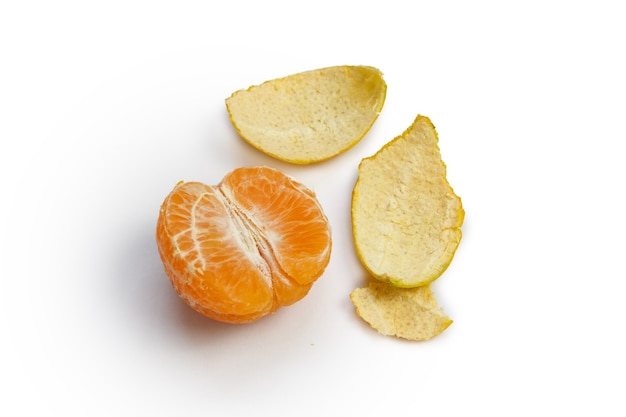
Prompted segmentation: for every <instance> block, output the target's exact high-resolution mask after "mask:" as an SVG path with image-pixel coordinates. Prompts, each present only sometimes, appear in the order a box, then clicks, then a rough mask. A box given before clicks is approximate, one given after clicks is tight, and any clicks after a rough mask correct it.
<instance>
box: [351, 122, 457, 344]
mask: <svg viewBox="0 0 626 417" xmlns="http://www.w3.org/2000/svg"><path fill="white" fill-rule="evenodd" d="M464 216H465V212H464V210H463V207H462V204H461V199H460V198H459V197H458V196H457V195H456V194H455V193H454V191H453V190H452V187H451V186H450V184H449V183H448V181H447V179H446V166H445V164H444V163H443V161H442V160H441V155H440V151H439V146H438V137H437V132H436V131H435V127H434V126H433V124H432V123H431V121H430V119H428V118H427V117H425V116H417V118H416V119H415V121H414V122H413V124H412V125H411V126H410V127H409V128H408V129H407V130H406V131H405V132H404V133H402V135H401V136H398V137H396V138H395V139H393V140H392V141H390V142H389V143H387V144H386V145H385V146H383V147H382V149H380V150H379V151H378V152H377V153H376V154H375V155H373V156H371V157H369V158H364V159H363V160H362V161H361V163H360V165H359V172H358V178H357V181H356V184H355V186H354V190H353V194H352V231H353V237H354V244H355V248H356V252H357V254H358V256H359V259H360V260H361V262H362V264H363V265H364V267H365V268H366V269H367V270H368V271H369V272H370V273H371V275H372V276H373V277H374V278H377V279H378V280H379V281H381V282H382V283H384V284H383V285H380V284H377V285H370V286H369V287H368V288H362V289H357V290H355V292H354V293H353V294H352V295H351V299H352V302H353V303H354V304H355V306H356V307H357V312H358V314H359V315H360V316H361V317H362V318H363V319H364V320H366V321H367V322H368V323H370V324H371V325H372V326H373V327H375V328H376V329H378V330H379V331H380V332H381V333H385V334H396V335H397V336H399V337H404V338H407V339H416V340H424V339H429V338H430V337H432V336H434V335H436V334H439V333H441V332H442V331H443V330H445V329H446V328H447V327H448V326H449V324H450V323H451V322H452V321H451V320H449V319H448V318H447V317H445V315H444V314H443V312H441V310H439V309H438V307H437V305H436V301H435V299H434V297H433V296H432V293H431V290H430V287H429V285H428V284H430V283H431V282H432V281H434V280H435V279H437V278H438V277H439V276H440V275H441V274H442V273H443V272H444V271H445V270H446V268H447V267H448V265H449V264H450V262H451V261H452V258H453V257H454V253H455V251H456V249H457V247H458V245H459V242H460V240H461V225H462V224H463V220H464ZM417 288H419V289H417ZM424 299H426V300H427V302H423V300H424ZM391 300H393V302H392V301H391ZM418 307H419V308H418ZM418 310H419V311H421V313H417V311H418ZM401 317H404V318H405V319H406V320H405V321H406V323H405V324H403V325H402V326H403V330H401V329H400V328H399V327H398V326H400V323H401V322H402V320H403V319H401ZM374 318H376V319H374ZM407 323H413V324H407Z"/></svg>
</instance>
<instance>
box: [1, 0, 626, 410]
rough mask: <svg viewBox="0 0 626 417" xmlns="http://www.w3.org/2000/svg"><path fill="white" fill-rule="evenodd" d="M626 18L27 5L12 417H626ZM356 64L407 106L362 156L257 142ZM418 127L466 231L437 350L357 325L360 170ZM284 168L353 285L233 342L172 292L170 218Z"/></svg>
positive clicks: (8, 57) (14, 84) (245, 6)
mask: <svg viewBox="0 0 626 417" xmlns="http://www.w3.org/2000/svg"><path fill="white" fill-rule="evenodd" d="M409 5H410V6H409ZM622 10H623V6H620V2H617V1H614V2H610V1H601V0H596V1H593V2H592V1H586V2H585V1H574V2H555V1H524V2H496V1H492V2H490V1H474V2H445V1H430V2H423V1H415V2H405V1H399V2H396V1H391V0H388V1H377V2H371V1H358V2H342V1H339V0H336V1H325V0H317V1H315V2H309V3H299V2H280V1H271V0H270V1H236V0H231V1H223V2H201V1H196V2H193V1H182V0H178V1H175V2H174V1H172V2H166V1H133V0H127V1H107V2H83V1H56V2H44V1H21V2H17V1H6V2H3V3H2V5H1V6H0V48H1V49H0V54H1V55H0V60H1V65H0V106H1V107H0V135H1V136H0V174H1V175H0V182H1V183H0V186H1V188H0V189H1V192H2V200H1V201H2V202H1V205H0V221H1V223H0V226H1V230H0V244H1V247H0V249H1V252H0V274H1V275H0V277H1V281H0V285H1V286H0V291H1V292H0V297H1V299H0V309H1V311H0V324H1V328H0V332H1V333H0V336H1V338H2V342H1V344H0V361H1V362H0V365H1V369H0V382H1V383H2V386H3V388H2V389H1V399H0V414H2V415H13V416H15V415H30V414H29V413H31V412H35V413H36V414H34V415H88V416H96V415H98V416H99V415H103V416H112V415H179V414H180V413H183V414H187V415H191V414H193V415H209V416H249V415H261V416H270V415H271V416H292V415H307V416H308V415H311V416H326V415H351V416H352V415H354V416H358V415H428V416H438V415H459V414H460V413H463V414H464V415H465V413H472V415H474V414H476V415H489V416H501V415H524V416H526V415H569V414H572V413H574V412H576V413H577V414H580V415H601V416H618V415H619V416H623V415H625V414H626V403H625V399H624V392H625V388H626V380H625V375H626V360H625V359H624V358H625V354H624V352H625V351H626V342H625V340H626V338H625V337H624V319H625V318H626V304H625V303H624V280H625V278H626V273H625V269H624V249H626V245H625V244H624V238H625V235H626V227H625V225H624V212H625V210H626V206H625V204H624V196H623V193H624V179H625V178H626V175H625V174H626V172H625V169H624V151H623V149H624V146H623V143H624V140H625V139H626V127H625V123H624V122H625V119H624V117H625V116H624V115H625V110H626V101H625V97H626V81H625V79H626V76H625V74H626V64H625V60H624V51H625V50H626V48H625V46H626V45H625V39H626V26H624V19H623V17H624V14H623V12H622ZM342 64H364V65H372V66H376V67H378V68H380V69H381V70H382V71H383V73H384V76H385V80H386V82H387V84H388V94H387V100H386V102H385V106H384V108H383V111H382V114H381V116H380V117H379V119H378V121H377V122H376V124H375V125H374V127H373V129H372V130H371V131H370V132H369V134H368V135H367V136H366V137H365V138H364V139H363V140H362V141H361V142H360V143H359V144H357V145H356V146H355V147H354V148H352V149H350V150H349V151H348V152H346V153H344V154H342V155H340V156H338V157H336V158H334V159H332V160H330V161H328V162H325V163H320V164H316V165H312V166H294V165H289V164H286V163H281V162H279V161H276V160H273V159H271V158H269V157H267V156H265V155H264V154H261V153H260V152H258V151H256V150H254V149H252V148H251V147H250V146H249V145H247V144H246V143H244V142H243V141H242V140H241V139H240V138H239V137H238V136H236V134H235V133H234V132H233V129H232V126H231V125H230V122H229V120H228V117H227V113H226V109H225V106H224V99H225V98H226V97H227V96H229V95H230V94H231V93H232V92H233V91H235V90H238V89H240V88H245V87H248V86H250V85H253V84H258V83H260V82H263V81H265V80H268V79H272V78H277V77H282V76H285V75H288V74H291V73H295V72H299V71H304V70H309V69H314V68H321V67H325V66H331V65H342ZM418 114H423V115H426V116H429V117H430V118H431V120H432V121H433V122H434V124H435V125H436V127H437V129H438V132H439V137H440V147H441V152H442V156H443V159H444V161H445V163H446V165H447V166H448V179H449V181H450V183H451V184H452V186H453V187H454V189H455V191H456V192H457V193H458V194H459V195H460V196H461V198H462V199H463V203H464V207H465V210H466V220H465V224H464V226H463V232H464V236H463V240H462V242H461V245H460V247H459V249H458V251H457V254H456V257H455V258H454V260H453V262H452V264H451V266H450V268H449V269H448V270H447V271H446V272H445V274H444V275H443V276H442V277H441V278H440V279H439V280H438V281H436V283H435V284H434V286H433V288H434V290H435V292H436V295H437V297H438V299H439V303H440V305H441V306H442V307H443V308H444V310H445V311H446V313H447V314H448V315H449V316H450V317H451V318H452V319H453V320H454V324H453V325H452V326H451V327H450V328H449V329H448V330H446V332H444V333H443V334H442V335H440V336H438V337H437V338H435V339H433V340H431V341H428V342H418V343H410V342H405V341H401V340H398V339H393V338H387V337H383V336H380V335H378V334H377V333H376V332H375V331H373V330H372V329H370V328H369V327H368V326H367V325H365V324H364V323H363V322H362V321H361V320H360V319H359V318H358V317H356V315H355V313H354V308H353V306H352V304H351V303H350V301H349V298H348V295H349V294H350V292H351V291H352V290H353V289H354V288H356V287H358V286H362V285H364V284H365V282H366V274H365V272H364V270H363V268H362V267H361V265H360V264H359V262H358V260H357V258H356V256H355V253H354V248H353V245H352V240H351V229H350V215H349V210H350V193H351V190H352V186H353V184H354V181H355V179H356V168H357V165H358V162H359V161H360V159H361V158H363V157H365V156H369V155H371V154H373V153H374V152H375V151H376V150H378V149H379V148H380V147H381V146H382V145H383V144H384V143H386V142H387V141H389V140H391V139H392V138H393V137H395V136H397V135H399V134H400V133H402V131H403V130H404V129H406V128H407V127H408V126H409V125H410V124H411V123H412V121H413V119H414V118H415V117H416V116H417V115H418ZM260 164H265V165H270V166H273V167H276V168H279V169H282V170H283V171H285V172H286V173H288V174H290V175H293V176H294V177H296V178H297V179H298V180H300V181H302V182H303V183H305V184H306V185H307V186H309V187H310V188H312V189H313V190H315V192H316V193H317V195H318V198H319V199H320V202H321V203H322V205H323V206H324V208H325V210H326V214H327V215H328V217H329V219H330V222H331V226H332V228H333V239H334V247H333V255H332V258H331V262H330V264H329V266H328V268H327V270H326V272H325V274H324V275H323V276H322V277H321V278H320V280H319V281H318V282H317V283H316V284H315V286H314V287H313V289H312V290H311V292H310V293H309V295H308V296H307V297H306V298H305V299H304V300H302V301H301V302H299V303H298V304H296V305H294V306H292V307H289V308H285V309H283V310H281V311H280V312H278V313H277V314H275V315H273V316H271V317H269V318H265V319H263V320H261V321H259V322H257V323H254V324H251V325H245V326H232V325H225V324H220V323H216V322H212V321H210V320H208V319H205V318H203V317H202V316H200V315H198V314H196V313H195V312H193V311H191V310H190V309H189V308H187V307H186V306H185V305H184V304H183V303H182V302H181V301H180V300H179V299H178V298H177V296H176V295H175V294H174V292H173V290H172V289H171V287H170V284H169V282H168V281H167V278H166V276H165V274H164V272H163V271H162V266H161V264H160V260H159V258H158V255H157V251H156V245H155V240H154V230H155V223H156V218H157V214H158V209H159V206H160V204H161V202H162V200H163V199H164V198H165V196H166V195H167V193H168V192H169V191H170V190H171V188H172V187H173V186H174V184H176V182H178V181H179V180H187V181H189V180H197V181H203V182H205V183H208V184H216V183H217V182H219V180H220V179H221V178H222V176H223V175H224V174H225V173H226V172H228V171H229V170H231V169H233V168H235V167H238V166H243V165H260ZM329 413H330V414H329Z"/></svg>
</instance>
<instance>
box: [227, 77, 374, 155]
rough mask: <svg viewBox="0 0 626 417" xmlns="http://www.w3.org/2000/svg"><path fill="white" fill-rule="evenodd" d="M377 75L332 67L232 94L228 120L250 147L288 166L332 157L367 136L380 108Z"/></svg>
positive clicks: (229, 102)
mask: <svg viewBox="0 0 626 417" xmlns="http://www.w3.org/2000/svg"><path fill="white" fill-rule="evenodd" d="M386 92H387V85H386V83H385V81H384V80H383V77H382V73H381V72H380V70H378V69H377V68H374V67H369V66H348V65H345V66H335V67H328V68H322V69H317V70H312V71H306V72H301V73H298V74H293V75H290V76H287V77H284V78H279V79H275V80H270V81H266V82H264V83H263V84H260V85H257V86H252V87H249V88H248V89H245V90H239V91H236V92H234V93H233V94H232V95H231V96H230V97H229V98H227V99H226V108H227V110H228V114H229V117H230V120H231V122H232V124H233V126H234V128H235V130H236V131H237V132H238V133H239V135H240V136H241V137H242V138H243V139H244V140H246V141H247V142H248V143H249V144H250V145H252V146H253V147H255V148H257V149H259V150H260V151H262V152H265V153H266V154H268V155H270V156H272V157H274V158H277V159H280V160H283V161H287V162H291V163H296V164H311V163H314V162H319V161H323V160H326V159H329V158H331V157H333V156H336V155H338V154H340V153H342V152H344V151H346V150H347V149H349V148H351V147H352V146H354V145H355V144H356V143H357V142H359V141H360V140H361V139H362V138H363V137H364V136H365V134H366V133H367V132H368V131H369V130H370V128H371V127H372V125H373V124H374V122H375V121H376V119H377V118H378V115H379V113H380V111H381V109H382V107H383V104H384V102H385V96H386Z"/></svg>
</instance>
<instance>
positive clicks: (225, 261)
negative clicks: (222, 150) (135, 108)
mask: <svg viewBox="0 0 626 417" xmlns="http://www.w3.org/2000/svg"><path fill="white" fill-rule="evenodd" d="M156 240H157V246H158V250H159V255H160V257H161V260H162V262H163V265H164V267H165V271H166V273H167V275H168V277H169V279H170V281H171V283H172V286H173V287H174V289H175V290H176V292H177V293H178V295H179V296H180V297H181V298H182V299H183V300H184V301H185V302H186V303H187V304H188V305H189V306H191V307H192V308H193V309H195V310H197V311H198V312H200V313H202V314H204V315H205V316H207V317H210V318H212V319H215V320H219V321H223V322H228V323H246V322H251V321H255V320H257V319H259V318H261V317H264V316H267V315H268V314H270V313H273V312H275V311H276V310H277V309H279V308H280V307H282V306H288V305H291V304H293V303H295V302H296V301H298V300H300V299H302V298H303V297H304V296H305V295H306V294H307V293H308V292H309V290H310V288H311V287H312V285H313V283H314V282H315V281H316V280H317V279H318V278H319V277H320V276H321V275H322V273H323V272H324V269H325V268H326V266H327V265H328V262H329V260H330V253H331V242H332V239H331V231H330V226H329V223H328V219H327V217H326V215H325V214H324V212H323V210H322V207H321V205H320V204H319V202H318V200H317V198H316V196H315V194H314V193H313V192H312V191H311V190H310V189H308V188H307V187H305V186H304V185H302V184H301V183H299V182H297V181H296V180H294V179H293V178H291V177H289V176H287V175H285V174H283V173H282V172H280V171H278V170H275V169H273V168H268V167H245V168H238V169H235V170H234V171H232V172H230V173H228V174H226V175H225V176H224V178H223V179H222V181H221V182H220V183H219V184H218V185H217V186H212V185H205V184H202V183H199V182H180V183H178V184H177V185H176V186H175V187H174V189H173V190H172V191H171V193H170V194H169V195H168V196H167V197H166V198H165V201H164V202H163V204H162V206H161V209H160V212H159V217H158V221H157V231H156Z"/></svg>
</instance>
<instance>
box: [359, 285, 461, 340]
mask: <svg viewBox="0 0 626 417" xmlns="http://www.w3.org/2000/svg"><path fill="white" fill-rule="evenodd" d="M350 299H351V301H352V303H353V304H354V305H355V306H356V310H357V314H358V315H359V316H360V317H361V318H362V319H363V320H365V321H366V322H367V323H368V324H369V325H370V326H371V327H372V328H374V329H376V330H377V331H378V332H379V333H381V334H383V335H386V336H396V337H400V338H403V339H408V340H428V339H431V338H433V337H435V336H437V335H439V334H441V333H442V332H443V331H444V330H446V329H447V328H448V327H449V326H450V325H451V324H452V320H451V319H450V318H449V317H448V316H446V314H445V313H444V312H443V310H442V309H440V308H439V307H438V305H437V300H436V299H435V296H434V294H433V292H432V289H431V288H430V285H424V286H421V287H416V288H399V287H394V286H391V285H388V284H385V283H382V282H371V283H370V284H369V286H367V287H364V288H357V289H356V290H354V291H353V292H352V293H351V294H350Z"/></svg>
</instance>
